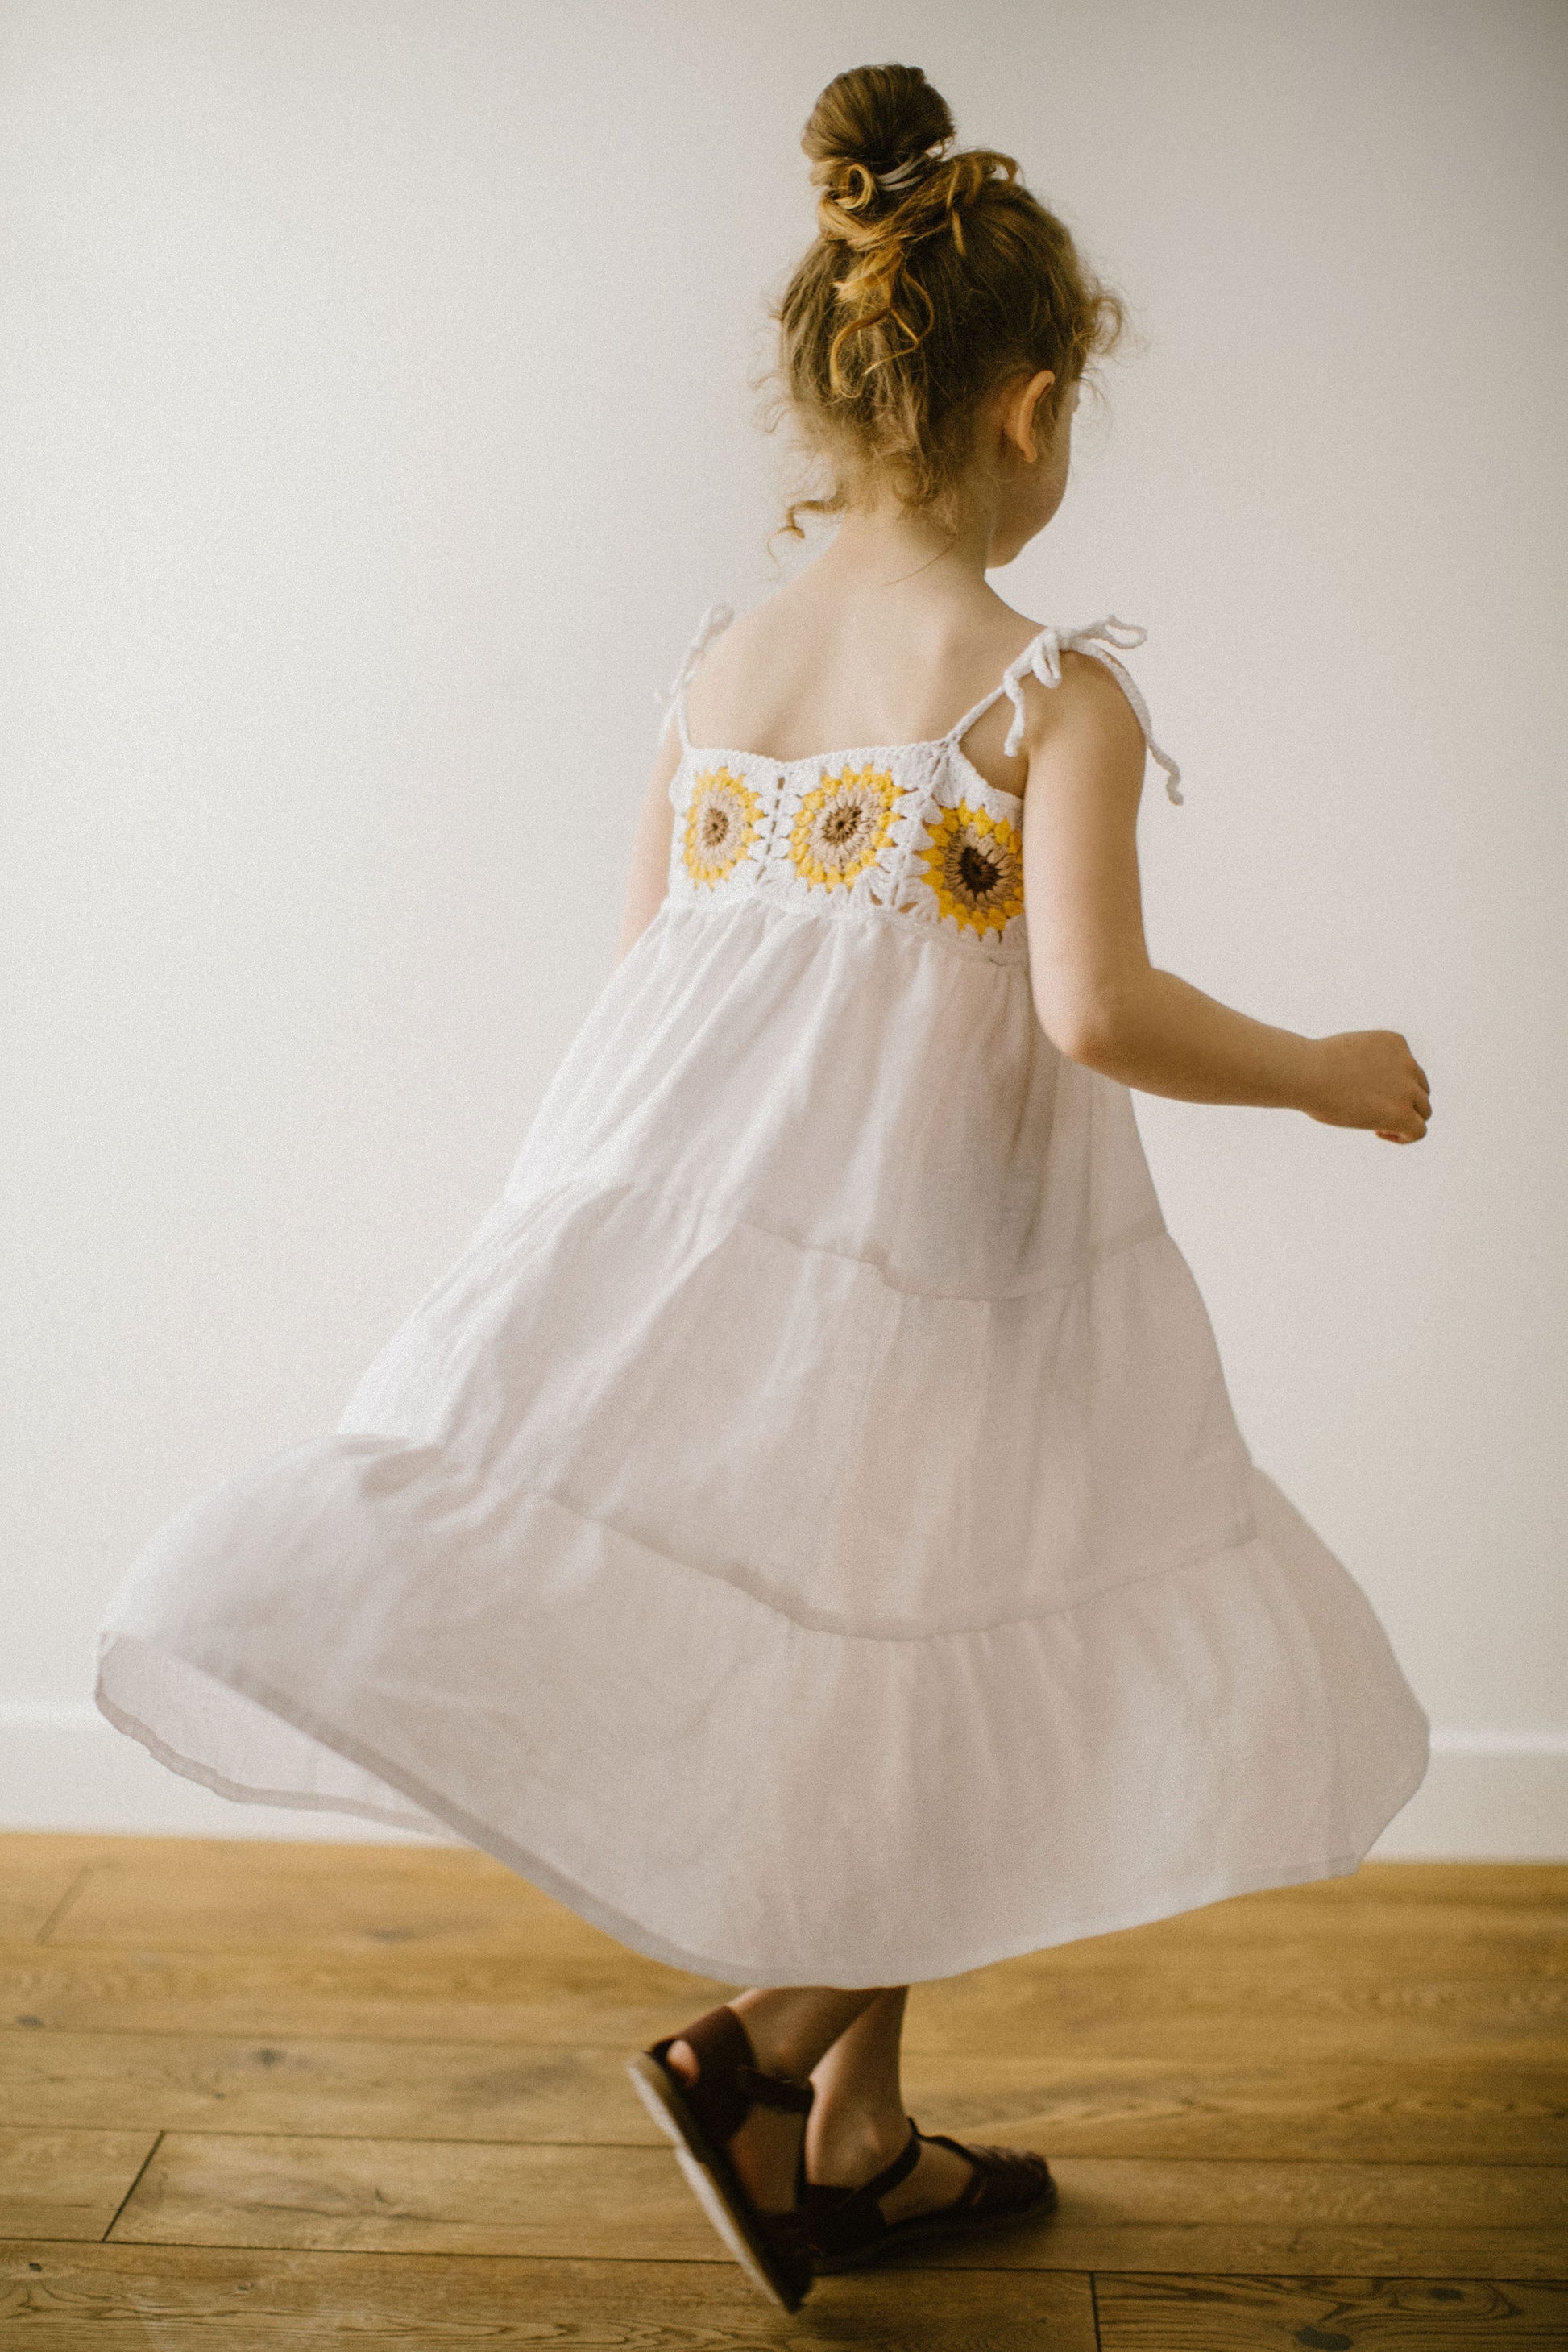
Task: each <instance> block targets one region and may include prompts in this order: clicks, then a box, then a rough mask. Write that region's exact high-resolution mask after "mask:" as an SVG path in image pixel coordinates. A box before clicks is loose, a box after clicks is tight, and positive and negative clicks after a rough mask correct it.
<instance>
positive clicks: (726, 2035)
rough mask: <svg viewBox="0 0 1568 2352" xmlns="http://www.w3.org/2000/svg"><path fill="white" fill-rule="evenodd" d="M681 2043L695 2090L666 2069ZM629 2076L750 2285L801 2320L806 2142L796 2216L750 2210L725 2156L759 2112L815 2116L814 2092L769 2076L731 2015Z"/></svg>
mask: <svg viewBox="0 0 1568 2352" xmlns="http://www.w3.org/2000/svg"><path fill="white" fill-rule="evenodd" d="M674 2042H688V2043H689V2045H690V2047H691V2048H692V2050H694V2051H695V2052H696V2053H697V2067H698V2074H697V2080H696V2082H695V2083H688V2082H687V2081H686V2080H685V2079H684V2077H683V2076H682V2075H680V2074H677V2073H676V2071H675V2069H674V2067H673V2066H671V2065H669V2064H668V2062H667V2053H668V2051H669V2049H670V2047H671V2045H672V2043H674ZM626 2072H627V2074H629V2075H630V2076H631V2078H632V2083H633V2085H634V2087H635V2089H636V2091H637V2096H638V2097H639V2098H640V2099H641V2100H642V2103H643V2105H644V2106H646V2107H647V2111H648V2113H649V2115H650V2116H652V2117H653V2119H654V2121H655V2123H656V2124H658V2127H659V2129H660V2130H661V2131H663V2132H666V2133H668V2136H669V2137H670V2139H671V2140H672V2141H673V2143H674V2146H675V2155H676V2161H677V2162H678V2163H679V2167H680V2168H681V2170H682V2172H684V2173H685V2175H686V2178H687V2180H688V2182H689V2185H690V2187H691V2188H692V2189H693V2190H694V2191H695V2192H696V2195H697V2197H698V2200H699V2201H700V2204H701V2207H702V2210H703V2211H704V2212H705V2213H706V2214H707V2216H708V2219H709V2220H710V2221H711V2222H712V2224H713V2227H714V2228H715V2229H716V2230H717V2231H718V2232H719V2235H720V2236H721V2238H722V2239H723V2241H724V2243H725V2244H726V2245H727V2246H728V2247H729V2249H730V2252H731V2253H732V2254H733V2255H734V2257H735V2260H736V2261H737V2262H738V2263H740V2265H741V2267H742V2270H743V2271H744V2272H745V2273H746V2275H747V2276H748V2278H750V2279H751V2281H752V2284H753V2285H754V2286H759V2287H761V2289H762V2291H763V2294H766V2295H771V2296H772V2298H773V2302H774V2303H776V2304H779V2305H782V2306H783V2308H784V2310H785V2311H798V2310H799V2308H800V2306H801V2305H802V2304H803V2303H804V2302H805V2297H806V2295H807V2294H809V2292H810V2290H811V2282H812V2277H813V2274H814V2273H813V2264H812V2259H811V2250H810V2247H809V2246H808V2244H807V2242H806V2236H805V2221H804V2218H803V2216H802V2212H801V2209H800V2195H801V2191H802V2189H804V2187H805V2146H804V2136H803V2142H802V2153H801V2157H800V2159H799V2161H798V2163H797V2165H796V2167H795V2183H796V2187H795V2199H796V2201H795V2210H793V2211H792V2212H788V2213H764V2212H763V2211H762V2210H760V2208H759V2207H757V2206H755V2205H753V2204H752V2200H751V2198H750V2197H749V2196H748V2195H747V2193H746V2189H745V2187H744V2185H743V2183H742V2179H741V2177H740V2174H739V2173H738V2172H737V2171H736V2170H735V2168H734V2166H733V2165H732V2164H731V2161H730V2158H729V2157H728V2156H727V2155H726V2154H725V2149H726V2147H727V2146H728V2144H729V2142H730V2141H731V2139H733V2137H734V2136H735V2134H736V2133H737V2132H738V2131H739V2130H740V2128H741V2126H742V2124H743V2123H744V2122H745V2120H746V2117H747V2116H748V2115H749V2114H750V2113H751V2111H752V2108H753V2107H754V2106H763V2107H781V2108H784V2109H785V2110H786V2111H787V2112H788V2113H790V2114H793V2115H798V2116H805V2115H808V2114H809V2113H810V2111H811V2102H812V2097H813V2092H812V2087H811V2084H809V2083H792V2082H788V2081H786V2080H785V2078H784V2076H783V2075H781V2074H762V2073H761V2072H760V2071H759V2069H758V2066H757V2063H756V2052H755V2051H754V2050H753V2049H752V2043H751V2038H750V2036H749V2035H748V2033H747V2032H746V2029H745V2027H744V2026H743V2025H742V2022H741V2020H740V2019H739V2018H738V2017H737V2016H736V2014H735V2012H734V2011H733V2010H732V2009H731V2008H729V2007H728V2006H725V2007H724V2008H722V2009H710V2010H709V2011H708V2012H707V2014H706V2016H703V2017H700V2018H699V2019H698V2020H697V2021H696V2023H695V2024H694V2025H688V2026H685V2027H683V2028H682V2030H681V2032H679V2033H671V2034H669V2035H668V2036H667V2037H666V2039H665V2040H664V2041H663V2042H655V2043H654V2045H653V2047H652V2049H651V2050H645V2051H643V2052H641V2053H640V2054H639V2055H638V2056H637V2057H636V2058H632V2059H628V2060H627V2062H626Z"/></svg>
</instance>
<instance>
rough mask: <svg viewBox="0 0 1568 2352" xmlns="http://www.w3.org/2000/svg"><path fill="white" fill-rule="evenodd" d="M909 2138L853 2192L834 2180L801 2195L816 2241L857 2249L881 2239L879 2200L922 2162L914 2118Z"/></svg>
mask: <svg viewBox="0 0 1568 2352" xmlns="http://www.w3.org/2000/svg"><path fill="white" fill-rule="evenodd" d="M909 2123H910V2136H909V2137H908V2139H907V2140H906V2141H905V2142H904V2145H903V2147H901V2148H900V2151H899V2153H898V2155H897V2156H896V2157H894V2158H893V2160H892V2162H891V2164H885V2165H884V2166H883V2167H882V2169H881V2171H880V2172H877V2173H873V2174H872V2176H871V2178H870V2179H869V2180H863V2181H861V2182H860V2184H859V2186H858V2188H855V2189H849V2188H845V2187H840V2186H839V2185H837V2183H835V2182H833V2181H820V2180H814V2181H811V2182H809V2183H808V2184H807V2185H806V2187H805V2189H804V2190H803V2191H802V2193H801V2200H800V2201H801V2203H802V2205H803V2206H804V2207H805V2211H806V2216H807V2220H808V2221H809V2223H810V2226H811V2229H812V2231H813V2234H814V2239H815V2242H816V2243H817V2244H818V2245H821V2246H825V2247H835V2248H837V2247H838V2246H859V2245H863V2244H864V2243H865V2242H867V2241H868V2239H872V2238H878V2237H880V2236H881V2234H882V2233H883V2231H885V2230H886V2229H887V2227H888V2223H887V2221H886V2218H885V2217H884V2215H883V2213H882V2210H881V2207H880V2205H879V2202H878V2200H879V2199H880V2198H883V2197H885V2196H886V2195H887V2193H888V2191H889V2189H896V2188H897V2187H898V2186H899V2183H900V2181H902V2180H907V2179H909V2177H910V2173H911V2172H912V2171H913V2170H914V2168H915V2167H916V2165H917V2164H918V2163H919V2162H920V2160H921V2133H920V2131H919V2129H918V2127H917V2126H916V2124H915V2120H914V2117H913V2116H910V2119H909Z"/></svg>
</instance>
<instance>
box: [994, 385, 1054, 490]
mask: <svg viewBox="0 0 1568 2352" xmlns="http://www.w3.org/2000/svg"><path fill="white" fill-rule="evenodd" d="M1056 380H1057V379H1056V376H1055V374H1054V373H1053V372H1052V370H1051V369H1049V368H1041V370H1040V371H1039V373H1038V374H1037V375H1031V376H1020V377H1019V378H1018V380H1017V382H1016V383H1012V384H1009V386H1008V387H1007V390H1006V393H1005V395H1004V397H1003V403H1002V434H1003V438H1004V439H1005V440H1007V441H1010V442H1011V443H1012V444H1013V446H1014V447H1015V448H1016V450H1017V452H1018V454H1019V456H1020V457H1022V458H1023V459H1024V460H1025V462H1026V464H1027V465H1030V466H1034V465H1037V464H1038V463H1039V460H1040V457H1041V455H1042V452H1041V450H1040V448H1039V446H1038V444H1037V440H1036V436H1035V420H1036V418H1037V415H1038V414H1039V407H1040V403H1041V401H1042V400H1044V398H1045V396H1046V394H1047V392H1049V390H1050V388H1051V386H1052V384H1053V383H1055V382H1056Z"/></svg>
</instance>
